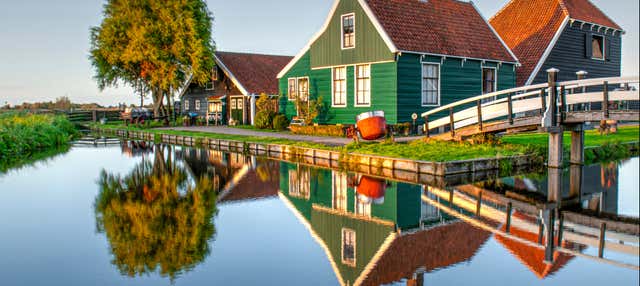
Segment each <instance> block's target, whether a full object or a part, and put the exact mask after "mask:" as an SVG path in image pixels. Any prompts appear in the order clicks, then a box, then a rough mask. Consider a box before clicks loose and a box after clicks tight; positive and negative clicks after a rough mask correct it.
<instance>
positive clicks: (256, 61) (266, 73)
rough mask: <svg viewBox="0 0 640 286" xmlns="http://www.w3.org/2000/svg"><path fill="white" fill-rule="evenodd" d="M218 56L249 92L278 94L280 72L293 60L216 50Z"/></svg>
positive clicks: (284, 57)
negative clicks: (278, 75)
mask: <svg viewBox="0 0 640 286" xmlns="http://www.w3.org/2000/svg"><path fill="white" fill-rule="evenodd" d="M216 57H218V59H220V61H221V62H222V64H223V65H224V66H226V67H227V68H228V69H229V71H230V72H231V74H233V76H234V77H235V78H236V79H237V80H238V81H239V83H240V84H241V85H242V86H243V87H244V88H245V89H246V90H247V92H248V93H249V94H261V93H266V94H269V95H273V94H278V79H277V78H276V76H277V74H278V72H279V71H280V70H282V69H283V68H284V66H286V65H287V63H289V61H291V59H292V57H289V56H273V55H260V54H245V53H231V52H216Z"/></svg>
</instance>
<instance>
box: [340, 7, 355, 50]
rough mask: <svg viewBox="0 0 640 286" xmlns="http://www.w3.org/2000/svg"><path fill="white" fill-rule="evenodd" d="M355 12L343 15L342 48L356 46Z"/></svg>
mask: <svg viewBox="0 0 640 286" xmlns="http://www.w3.org/2000/svg"><path fill="white" fill-rule="evenodd" d="M355 18H356V17H355V14H347V15H342V48H343V49H351V48H355V46H356V26H355Z"/></svg>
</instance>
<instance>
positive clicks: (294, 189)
mask: <svg viewBox="0 0 640 286" xmlns="http://www.w3.org/2000/svg"><path fill="white" fill-rule="evenodd" d="M289 195H290V196H292V197H294V198H301V199H305V200H309V198H310V197H311V170H309V169H308V168H300V167H297V168H296V169H295V170H289Z"/></svg>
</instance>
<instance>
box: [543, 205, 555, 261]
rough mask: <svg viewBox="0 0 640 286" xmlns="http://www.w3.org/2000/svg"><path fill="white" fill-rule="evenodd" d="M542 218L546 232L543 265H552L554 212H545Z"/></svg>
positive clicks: (549, 210)
mask: <svg viewBox="0 0 640 286" xmlns="http://www.w3.org/2000/svg"><path fill="white" fill-rule="evenodd" d="M544 218H545V220H546V223H545V225H546V230H547V235H546V236H547V241H546V243H545V244H546V246H545V248H544V260H545V263H549V264H551V263H553V252H554V244H553V243H554V242H555V239H554V238H553V235H554V227H555V225H556V223H555V210H551V209H548V210H545V214H544Z"/></svg>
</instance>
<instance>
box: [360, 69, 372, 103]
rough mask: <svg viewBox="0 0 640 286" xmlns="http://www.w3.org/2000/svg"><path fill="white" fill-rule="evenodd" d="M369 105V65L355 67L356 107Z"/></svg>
mask: <svg viewBox="0 0 640 286" xmlns="http://www.w3.org/2000/svg"><path fill="white" fill-rule="evenodd" d="M370 105H371V65H360V66H356V106H370Z"/></svg>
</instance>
